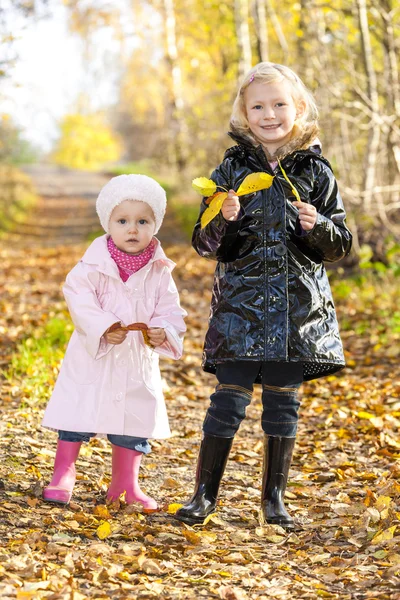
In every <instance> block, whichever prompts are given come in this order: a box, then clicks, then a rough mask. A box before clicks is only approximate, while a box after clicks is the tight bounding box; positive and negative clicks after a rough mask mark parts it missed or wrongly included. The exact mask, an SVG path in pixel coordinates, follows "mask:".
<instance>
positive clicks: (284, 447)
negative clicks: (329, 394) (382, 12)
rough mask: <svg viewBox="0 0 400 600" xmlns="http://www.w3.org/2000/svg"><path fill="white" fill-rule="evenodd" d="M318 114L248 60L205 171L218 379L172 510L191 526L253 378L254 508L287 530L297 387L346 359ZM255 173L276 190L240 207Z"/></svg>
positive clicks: (297, 83)
mask: <svg viewBox="0 0 400 600" xmlns="http://www.w3.org/2000/svg"><path fill="white" fill-rule="evenodd" d="M317 117H318V113H317V108H316V105H315V102H314V99H313V97H312V95H311V94H310V92H309V91H308V90H307V89H306V87H305V86H304V84H303V83H302V81H301V80H300V79H299V77H298V76H297V75H295V73H294V72H293V71H291V70H290V69H288V68H287V67H284V66H282V65H278V64H273V63H267V62H265V63H260V64H258V65H256V66H255V67H254V68H253V69H251V70H250V72H249V73H248V74H247V75H246V77H245V78H244V80H243V83H242V85H241V86H240V89H239V92H238V94H237V97H236V100H235V103H234V106H233V113H232V120H231V132H230V136H231V137H232V138H233V139H234V140H235V141H236V142H237V145H235V146H233V147H232V148H230V149H229V150H227V152H226V153H225V158H224V160H223V162H222V163H221V164H220V165H219V167H217V169H216V170H215V171H214V172H213V174H212V176H211V178H212V179H213V181H214V182H215V183H216V184H217V186H219V187H220V188H221V189H225V190H230V192H229V194H228V197H227V198H226V200H225V201H224V203H223V206H222V210H221V212H220V213H219V214H217V216H215V217H214V218H213V220H212V221H211V222H210V223H209V224H208V225H206V226H205V227H204V228H202V227H201V222H200V217H201V215H202V214H203V212H204V211H205V210H206V209H207V204H206V203H205V201H204V200H203V203H202V206H201V209H200V217H199V220H198V222H197V224H196V226H195V230H194V233H193V246H194V248H195V249H196V251H197V252H198V253H199V254H200V256H204V257H206V258H211V259H214V260H217V261H218V262H217V267H216V271H215V279H214V288H213V296H212V302H211V316H210V322H209V329H208V331H207V334H206V339H205V345H204V361H203V368H204V370H205V371H209V372H212V373H215V374H216V377H217V380H218V385H217V386H216V388H215V393H213V394H212V396H211V405H210V408H209V409H208V411H207V414H206V418H205V421H204V424H203V432H204V434H203V440H202V443H201V447H200V454H199V459H198V465H197V473H196V487H195V491H194V495H193V497H192V499H191V500H190V501H189V502H188V503H187V504H186V505H185V506H183V507H182V508H181V509H180V510H178V512H177V513H176V517H177V518H178V519H180V520H181V521H185V522H187V523H201V522H203V520H204V519H205V517H206V516H207V515H209V514H210V513H211V512H213V511H214V510H215V506H216V501H217V494H218V490H219V484H220V481H221V478H222V475H223V472H224V469H225V465H226V461H227V458H228V454H229V451H230V449H231V446H232V440H233V437H234V435H235V433H236V432H237V430H238V428H239V426H240V423H241V421H242V420H243V418H244V417H245V411H246V407H247V406H248V405H249V403H250V400H251V397H252V391H253V384H254V383H261V384H262V402H263V413H262V417H261V421H262V428H263V431H264V434H265V435H264V440H265V444H264V467H263V481H262V495H261V504H262V514H263V517H264V519H265V521H266V522H267V523H272V524H278V525H281V526H283V527H286V528H289V529H290V528H293V519H292V518H291V517H290V516H289V514H288V513H287V511H286V508H285V506H284V502H283V497H284V493H285V489H286V484H287V478H288V472H289V466H290V463H291V458H292V453H293V448H294V443H295V436H296V430H297V421H298V409H299V401H298V397H297V394H298V388H299V387H300V385H301V383H302V382H303V381H304V380H309V379H313V378H316V377H322V376H324V375H328V374H330V373H334V372H335V371H338V370H339V369H341V368H343V366H344V357H343V350H342V344H341V340H340V337H339V331H338V324H337V320H336V315H335V309H334V305H333V301H332V296H331V292H330V288H329V283H328V279H327V276H326V272H325V268H324V261H331V262H333V261H337V260H339V259H341V258H343V257H344V256H346V254H348V252H349V251H350V247H351V234H350V232H349V230H348V229H347V227H346V225H345V212H344V208H343V203H342V199H341V197H340V194H339V191H338V188H337V184H336V181H335V178H334V176H333V173H332V170H331V167H330V165H329V163H328V161H327V160H326V159H325V158H323V157H322V156H321V154H320V146H319V142H318V140H317V133H318V130H317ZM261 171H263V172H265V173H268V174H270V175H273V176H274V179H273V184H272V186H271V187H270V188H268V189H264V190H262V191H258V192H255V193H252V194H248V195H246V196H242V197H241V201H240V202H239V198H238V196H237V195H235V192H234V190H238V188H239V185H240V184H241V183H242V181H243V180H244V179H245V177H246V176H248V175H250V174H251V173H256V172H261ZM288 180H289V181H288ZM296 194H298V195H299V198H297V199H296ZM294 200H295V201H294Z"/></svg>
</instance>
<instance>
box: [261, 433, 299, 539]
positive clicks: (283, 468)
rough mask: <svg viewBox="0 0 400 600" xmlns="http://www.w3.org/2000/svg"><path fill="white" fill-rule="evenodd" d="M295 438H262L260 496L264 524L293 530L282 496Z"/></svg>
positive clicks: (267, 436) (292, 523) (291, 520)
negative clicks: (262, 461) (262, 462)
mask: <svg viewBox="0 0 400 600" xmlns="http://www.w3.org/2000/svg"><path fill="white" fill-rule="evenodd" d="M294 444H295V438H284V437H272V436H269V435H265V437H264V464H263V482H262V495H261V510H262V512H263V516H264V520H265V522H266V523H270V524H272V525H280V526H281V527H284V528H285V529H294V522H293V519H292V517H291V516H290V515H289V514H288V512H287V510H286V508H285V504H284V496H285V490H286V484H287V480H288V474H289V467H290V463H291V462H292V454H293V449H294Z"/></svg>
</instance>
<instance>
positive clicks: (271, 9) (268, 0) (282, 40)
mask: <svg viewBox="0 0 400 600" xmlns="http://www.w3.org/2000/svg"><path fill="white" fill-rule="evenodd" d="M265 6H266V9H267V15H268V17H269V20H270V21H271V25H272V26H273V28H274V30H275V33H276V36H277V38H278V42H279V45H280V47H281V48H282V52H283V60H282V62H283V63H286V62H287V59H288V56H289V46H288V44H287V41H286V38H285V34H284V33H283V29H282V27H281V24H280V22H279V19H278V17H277V14H276V12H275V10H274V7H273V6H272V3H271V0H265Z"/></svg>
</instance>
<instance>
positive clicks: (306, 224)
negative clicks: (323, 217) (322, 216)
mask: <svg viewBox="0 0 400 600" xmlns="http://www.w3.org/2000/svg"><path fill="white" fill-rule="evenodd" d="M293 206H295V207H296V208H298V209H299V221H300V225H301V227H302V229H304V231H311V229H313V228H314V225H315V223H316V222H317V217H318V213H317V209H316V208H315V206H313V205H312V204H307V202H299V201H297V200H296V202H293Z"/></svg>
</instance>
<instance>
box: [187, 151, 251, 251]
mask: <svg viewBox="0 0 400 600" xmlns="http://www.w3.org/2000/svg"><path fill="white" fill-rule="evenodd" d="M211 179H212V180H213V181H214V183H216V184H217V186H221V187H223V188H225V189H226V190H229V189H231V188H232V186H233V185H234V176H233V172H232V159H229V158H227V159H225V160H224V161H223V162H222V163H221V164H220V165H219V167H217V168H216V169H215V171H214V172H213V173H212V174H211ZM205 200H206V198H203V201H202V203H201V206H200V214H199V217H198V219H197V223H196V225H195V227H194V231H193V236H192V245H193V248H194V249H195V250H196V252H197V253H198V254H200V256H203V257H204V258H210V259H213V260H220V261H226V260H227V253H228V250H229V248H230V247H231V246H232V244H233V242H234V241H235V240H236V237H237V234H238V232H239V230H240V227H241V224H242V221H243V214H242V213H241V215H240V216H239V219H237V220H236V221H226V220H225V219H224V217H223V216H222V212H219V213H218V215H216V216H215V217H214V218H213V220H212V221H210V223H209V224H208V225H206V227H204V229H202V228H201V224H200V219H201V216H202V214H203V213H204V211H205V210H206V209H207V208H208V206H207V204H206V203H205Z"/></svg>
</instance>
